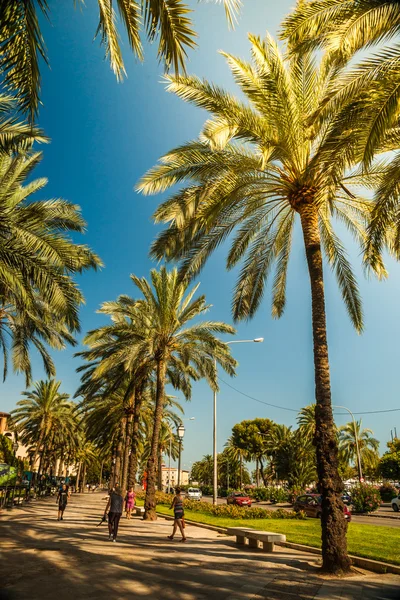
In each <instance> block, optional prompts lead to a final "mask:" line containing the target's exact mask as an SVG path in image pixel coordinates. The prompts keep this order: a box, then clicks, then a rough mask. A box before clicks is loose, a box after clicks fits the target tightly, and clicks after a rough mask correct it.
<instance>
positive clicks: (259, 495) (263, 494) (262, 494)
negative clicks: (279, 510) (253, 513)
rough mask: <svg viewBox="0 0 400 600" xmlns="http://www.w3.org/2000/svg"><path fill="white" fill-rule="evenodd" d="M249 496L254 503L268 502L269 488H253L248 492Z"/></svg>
mask: <svg viewBox="0 0 400 600" xmlns="http://www.w3.org/2000/svg"><path fill="white" fill-rule="evenodd" d="M250 495H251V497H252V498H254V500H256V502H265V501H267V500H269V497H270V492H269V488H267V487H263V488H254V489H253V490H251V491H250Z"/></svg>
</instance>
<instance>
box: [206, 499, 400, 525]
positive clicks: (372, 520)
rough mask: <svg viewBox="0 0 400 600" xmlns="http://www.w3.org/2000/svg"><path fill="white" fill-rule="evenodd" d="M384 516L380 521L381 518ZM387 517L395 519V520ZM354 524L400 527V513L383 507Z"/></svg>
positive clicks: (223, 501) (286, 506)
mask: <svg viewBox="0 0 400 600" xmlns="http://www.w3.org/2000/svg"><path fill="white" fill-rule="evenodd" d="M203 500H204V501H205V502H212V496H203ZM218 504H226V498H218ZM253 506H260V507H262V508H265V509H267V510H278V508H283V509H284V510H290V509H291V505H290V504H269V503H268V502H255V503H254V504H253ZM377 515H382V518H381V519H380V518H379V516H377ZM385 517H394V518H393V519H392V518H390V519H388V518H385ZM352 521H353V523H363V524H364V525H377V526H380V527H400V513H395V512H394V511H393V510H392V508H391V507H390V506H389V505H385V506H381V507H380V508H379V509H378V510H377V511H375V512H374V513H373V516H367V515H352Z"/></svg>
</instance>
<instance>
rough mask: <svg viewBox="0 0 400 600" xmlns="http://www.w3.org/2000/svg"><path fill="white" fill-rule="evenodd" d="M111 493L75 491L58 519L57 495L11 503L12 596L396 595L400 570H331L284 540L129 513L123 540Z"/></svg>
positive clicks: (5, 545)
mask: <svg viewBox="0 0 400 600" xmlns="http://www.w3.org/2000/svg"><path fill="white" fill-rule="evenodd" d="M105 501H106V500H105V499H104V493H101V492H99V493H95V494H76V495H75V494H74V495H73V496H72V499H71V502H70V503H69V504H68V506H67V510H66V511H65V515H64V521H62V522H61V521H60V522H58V521H57V520H56V516H57V506H56V503H55V500H54V498H45V499H41V500H38V501H37V502H35V503H30V504H28V505H24V506H23V507H21V508H15V509H14V510H13V511H10V512H3V513H2V514H1V519H0V539H1V547H0V554H1V558H0V565H1V576H0V588H1V589H0V598H1V599H2V600H27V599H28V598H29V600H55V599H56V600H72V599H74V600H109V599H110V598H112V599H113V600H328V599H329V600H333V599H339V598H341V599H342V600H344V599H346V600H361V599H362V600H378V599H379V600H396V599H398V597H399V596H398V591H399V588H400V576H399V575H391V574H386V575H378V574H374V573H370V572H367V571H363V570H362V569H360V568H357V571H356V572H355V573H354V574H353V575H352V576H350V577H348V578H340V579H339V578H335V577H329V578H326V577H322V576H321V575H320V574H319V570H318V565H319V561H320V557H319V556H318V555H314V554H309V553H307V552H304V551H301V552H300V551H296V550H292V549H289V548H280V547H277V548H276V551H275V552H274V553H271V554H266V553H264V552H262V551H261V550H256V549H253V548H249V547H248V546H243V547H240V548H238V547H237V546H236V544H235V543H234V541H233V539H232V538H228V537H227V536H225V535H220V534H218V533H217V532H215V531H209V530H206V529H202V528H199V527H193V526H190V525H189V524H188V525H187V527H186V535H187V538H188V540H187V543H186V544H181V543H179V538H178V539H176V540H174V541H173V542H170V541H169V540H167V535H168V534H169V533H170V532H171V522H169V521H166V520H164V519H158V520H157V521H156V522H153V523H152V522H149V521H143V520H141V519H139V518H133V519H132V520H131V521H127V520H126V519H125V518H123V519H122V520H121V524H120V531H119V535H118V540H117V542H116V543H113V542H110V541H108V536H107V533H106V531H107V530H106V526H105V525H102V526H100V527H96V525H97V524H98V523H99V518H100V517H101V514H102V512H103V511H104V506H105Z"/></svg>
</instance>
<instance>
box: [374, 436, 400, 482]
mask: <svg viewBox="0 0 400 600" xmlns="http://www.w3.org/2000/svg"><path fill="white" fill-rule="evenodd" d="M387 446H388V448H389V450H388V451H387V452H385V454H384V455H383V456H382V457H381V459H380V460H379V466H378V470H379V473H380V474H381V476H382V477H384V478H385V479H389V480H391V481H398V482H399V483H400V439H399V438H395V439H394V440H393V441H391V442H388V443H387Z"/></svg>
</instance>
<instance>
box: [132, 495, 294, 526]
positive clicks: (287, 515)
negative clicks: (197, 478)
mask: <svg viewBox="0 0 400 600" xmlns="http://www.w3.org/2000/svg"><path fill="white" fill-rule="evenodd" d="M136 497H137V498H139V499H144V497H145V494H144V492H139V493H138V494H137V495H136ZM172 499H173V496H172V495H170V494H164V493H162V492H157V494H156V503H157V504H162V505H163V506H170V505H171V502H172ZM184 506H185V509H187V510H190V511H193V512H198V513H202V514H206V515H214V516H216V517H229V518H231V519H300V520H301V519H304V518H305V515H304V513H302V512H300V513H295V512H294V511H292V510H290V511H289V510H283V509H278V510H265V509H264V508H259V507H254V508H246V507H244V506H234V505H231V504H219V505H217V506H214V505H213V504H211V503H209V502H203V501H201V500H200V501H198V500H185V501H184Z"/></svg>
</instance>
